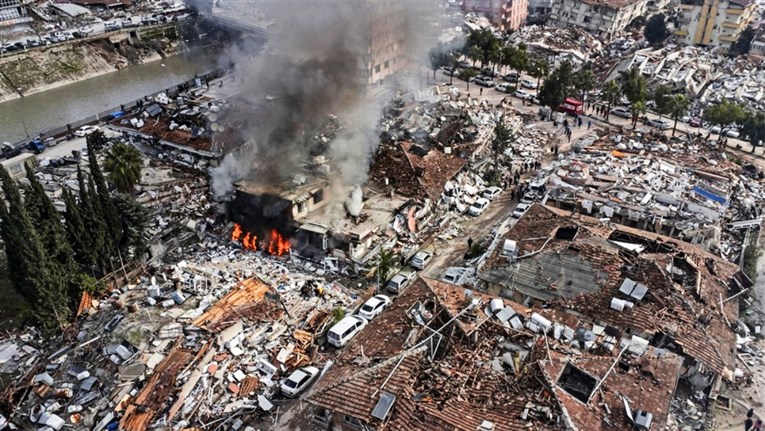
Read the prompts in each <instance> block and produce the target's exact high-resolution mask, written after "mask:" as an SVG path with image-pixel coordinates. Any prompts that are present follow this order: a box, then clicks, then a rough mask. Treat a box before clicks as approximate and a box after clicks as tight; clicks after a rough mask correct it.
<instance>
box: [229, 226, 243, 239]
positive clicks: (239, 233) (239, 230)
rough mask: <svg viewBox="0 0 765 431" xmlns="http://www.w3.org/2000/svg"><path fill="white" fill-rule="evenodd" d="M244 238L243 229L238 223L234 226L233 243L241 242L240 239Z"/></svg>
mask: <svg viewBox="0 0 765 431" xmlns="http://www.w3.org/2000/svg"><path fill="white" fill-rule="evenodd" d="M241 236H242V227H241V226H239V224H238V223H235V224H234V231H233V232H231V241H234V242H236V241H239V237H241Z"/></svg>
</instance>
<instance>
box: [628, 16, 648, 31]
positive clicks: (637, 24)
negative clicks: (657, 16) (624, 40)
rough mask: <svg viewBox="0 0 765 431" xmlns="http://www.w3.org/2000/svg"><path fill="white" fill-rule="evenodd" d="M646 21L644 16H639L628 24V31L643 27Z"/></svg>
mask: <svg viewBox="0 0 765 431" xmlns="http://www.w3.org/2000/svg"><path fill="white" fill-rule="evenodd" d="M645 24H646V19H645V16H643V15H639V16H637V17H636V18H635V19H633V20H632V22H630V24H629V25H628V26H627V28H628V29H638V28H643V27H645Z"/></svg>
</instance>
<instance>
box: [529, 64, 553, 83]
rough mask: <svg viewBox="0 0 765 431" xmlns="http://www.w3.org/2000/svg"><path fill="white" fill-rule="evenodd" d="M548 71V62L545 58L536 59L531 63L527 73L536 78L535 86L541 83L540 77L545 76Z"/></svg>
mask: <svg viewBox="0 0 765 431" xmlns="http://www.w3.org/2000/svg"><path fill="white" fill-rule="evenodd" d="M549 73H550V63H548V62H547V60H537V61H534V62H532V63H531V67H529V75H531V76H532V77H533V78H536V79H537V88H539V87H540V86H541V85H542V82H541V80H542V78H547V75H548V74H549Z"/></svg>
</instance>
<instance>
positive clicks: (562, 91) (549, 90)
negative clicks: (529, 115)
mask: <svg viewBox="0 0 765 431" xmlns="http://www.w3.org/2000/svg"><path fill="white" fill-rule="evenodd" d="M573 90H574V68H573V66H572V65H571V63H570V62H568V61H564V62H563V63H561V65H560V66H559V67H558V68H556V69H555V70H553V72H552V73H551V74H550V76H549V77H548V78H547V79H546V80H545V82H544V84H542V88H540V89H539V93H538V97H539V102H540V103H541V104H542V105H543V106H549V107H550V109H553V110H555V109H557V108H558V106H559V105H560V104H561V103H563V100H564V99H565V98H566V97H568V96H569V95H570V94H571V92H572V91H573Z"/></svg>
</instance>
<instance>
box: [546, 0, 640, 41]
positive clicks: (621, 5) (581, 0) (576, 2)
mask: <svg viewBox="0 0 765 431" xmlns="http://www.w3.org/2000/svg"><path fill="white" fill-rule="evenodd" d="M647 4H648V0H555V1H554V3H553V7H552V12H551V13H550V19H549V21H548V24H550V25H555V26H559V27H566V26H569V25H574V26H577V27H582V28H584V29H585V30H587V31H589V32H590V33H592V34H594V35H595V36H598V37H600V38H603V39H611V38H612V37H614V36H615V35H616V34H617V33H619V32H620V31H621V30H623V29H624V28H625V27H627V26H628V25H629V24H630V23H631V22H632V20H633V19H635V18H637V17H639V16H642V15H645V13H646V8H647Z"/></svg>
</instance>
